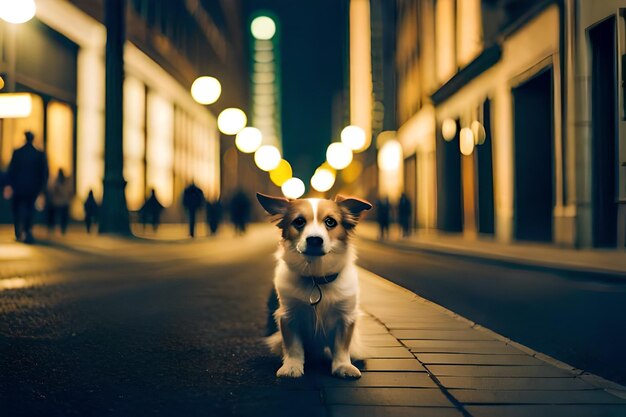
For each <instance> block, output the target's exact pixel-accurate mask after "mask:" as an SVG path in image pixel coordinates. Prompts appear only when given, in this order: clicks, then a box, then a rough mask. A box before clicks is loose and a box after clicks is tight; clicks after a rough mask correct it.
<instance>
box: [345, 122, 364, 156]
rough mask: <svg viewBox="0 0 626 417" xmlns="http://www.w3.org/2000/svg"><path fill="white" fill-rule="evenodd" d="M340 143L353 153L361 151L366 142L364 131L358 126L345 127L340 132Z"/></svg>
mask: <svg viewBox="0 0 626 417" xmlns="http://www.w3.org/2000/svg"><path fill="white" fill-rule="evenodd" d="M341 142H343V143H345V144H346V145H348V147H349V148H350V149H352V150H353V151H355V152H356V151H360V150H363V148H364V147H365V144H366V142H367V140H366V137H365V130H363V129H362V128H360V127H359V126H354V125H350V126H346V127H344V128H343V130H342V131H341Z"/></svg>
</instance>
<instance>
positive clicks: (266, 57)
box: [254, 51, 274, 64]
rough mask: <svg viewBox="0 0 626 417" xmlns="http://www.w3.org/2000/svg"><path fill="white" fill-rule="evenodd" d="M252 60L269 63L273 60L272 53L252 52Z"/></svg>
mask: <svg viewBox="0 0 626 417" xmlns="http://www.w3.org/2000/svg"><path fill="white" fill-rule="evenodd" d="M254 60H255V61H256V62H261V63H264V64H266V63H269V62H272V61H274V53H273V52H272V51H258V52H255V53H254Z"/></svg>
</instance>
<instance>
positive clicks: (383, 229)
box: [376, 197, 391, 240]
mask: <svg viewBox="0 0 626 417" xmlns="http://www.w3.org/2000/svg"><path fill="white" fill-rule="evenodd" d="M390 217H391V205H390V204H389V199H388V198H387V197H383V198H379V199H378V201H376V221H377V222H378V230H379V232H378V238H379V239H381V240H384V239H386V238H388V237H389V222H390Z"/></svg>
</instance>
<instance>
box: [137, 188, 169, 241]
mask: <svg viewBox="0 0 626 417" xmlns="http://www.w3.org/2000/svg"><path fill="white" fill-rule="evenodd" d="M163 208H164V207H163V204H161V202H160V201H159V199H158V198H157V196H156V192H155V191H154V189H152V190H150V197H148V198H147V199H146V202H145V203H144V204H143V207H141V209H140V210H139V213H140V215H141V222H142V223H143V226H144V228H145V227H146V223H148V222H150V223H151V224H152V230H153V231H154V232H156V231H157V229H158V228H159V224H160V223H161V212H162V211H163Z"/></svg>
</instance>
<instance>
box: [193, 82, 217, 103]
mask: <svg viewBox="0 0 626 417" xmlns="http://www.w3.org/2000/svg"><path fill="white" fill-rule="evenodd" d="M221 94H222V85H221V84H220V82H219V81H218V80H217V78H213V77H207V76H204V77H198V78H197V79H196V81H194V82H193V84H191V96H192V97H193V99H194V100H196V101H197V102H198V103H200V104H213V103H215V102H216V101H217V99H219V98H220V95H221Z"/></svg>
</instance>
